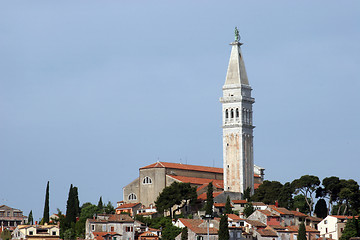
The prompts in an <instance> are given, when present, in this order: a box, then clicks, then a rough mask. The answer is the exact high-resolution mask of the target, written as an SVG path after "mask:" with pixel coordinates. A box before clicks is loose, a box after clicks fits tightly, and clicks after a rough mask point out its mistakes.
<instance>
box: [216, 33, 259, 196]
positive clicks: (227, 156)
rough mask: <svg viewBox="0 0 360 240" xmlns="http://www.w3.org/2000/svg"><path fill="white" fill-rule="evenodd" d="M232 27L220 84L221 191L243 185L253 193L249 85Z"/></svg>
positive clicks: (241, 190) (242, 191)
mask: <svg viewBox="0 0 360 240" xmlns="http://www.w3.org/2000/svg"><path fill="white" fill-rule="evenodd" d="M239 40H240V36H239V32H238V30H237V28H235V41H234V42H232V43H230V45H231V46H232V49H231V54H230V61H229V66H228V70H227V75H226V80H225V84H224V86H223V88H222V89H223V97H221V98H220V102H221V103H222V115H223V124H222V128H223V162H224V163H223V164H224V191H228V192H237V193H242V194H243V193H244V191H245V190H246V189H247V188H250V189H251V194H252V193H253V192H254V154H253V129H254V126H253V124H252V121H253V118H252V113H253V111H252V105H253V103H254V102H255V100H254V98H252V97H251V90H252V89H251V87H250V84H249V80H248V77H247V74H246V70H245V64H244V60H243V55H242V53H241V48H240V46H241V45H242V43H240V42H239Z"/></svg>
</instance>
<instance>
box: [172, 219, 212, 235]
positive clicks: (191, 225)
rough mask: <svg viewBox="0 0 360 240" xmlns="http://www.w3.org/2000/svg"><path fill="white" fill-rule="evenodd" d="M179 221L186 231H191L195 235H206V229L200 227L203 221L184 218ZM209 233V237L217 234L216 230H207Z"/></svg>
mask: <svg viewBox="0 0 360 240" xmlns="http://www.w3.org/2000/svg"><path fill="white" fill-rule="evenodd" d="M179 221H181V222H182V224H184V225H185V227H187V228H188V229H190V230H191V231H193V232H194V233H196V234H206V233H207V228H206V227H202V226H200V225H201V224H202V223H203V222H204V221H203V220H201V219H185V218H179ZM209 233H210V234H211V235H214V234H216V235H217V234H218V229H217V228H209Z"/></svg>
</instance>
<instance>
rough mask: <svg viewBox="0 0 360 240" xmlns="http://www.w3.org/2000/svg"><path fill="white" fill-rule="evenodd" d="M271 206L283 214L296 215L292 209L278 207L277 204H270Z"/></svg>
mask: <svg viewBox="0 0 360 240" xmlns="http://www.w3.org/2000/svg"><path fill="white" fill-rule="evenodd" d="M269 208H271V209H272V210H274V211H276V212H278V213H279V214H281V215H294V214H293V213H292V212H291V211H289V210H287V209H286V208H282V207H276V206H275V205H269Z"/></svg>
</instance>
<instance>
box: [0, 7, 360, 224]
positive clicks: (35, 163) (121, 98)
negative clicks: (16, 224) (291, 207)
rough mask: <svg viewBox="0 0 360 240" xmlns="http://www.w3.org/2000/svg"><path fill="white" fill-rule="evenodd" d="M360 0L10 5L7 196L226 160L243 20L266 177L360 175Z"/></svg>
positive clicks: (88, 192)
mask: <svg viewBox="0 0 360 240" xmlns="http://www.w3.org/2000/svg"><path fill="white" fill-rule="evenodd" d="M359 10H360V4H359V2H358V1H346V2H344V1H342V2H339V1H316V2H314V1H301V2H293V1H291V2H290V1H271V2H270V1H256V2H254V1H227V2H225V3H224V2H222V3H220V2H219V1H93V0H89V1H66V0H64V1H48V0H46V1H45V0H43V1H40V0H34V1H17V0H12V1H2V2H1V3H0V31H1V38H0V161H1V168H0V169H1V170H0V171H1V173H0V181H1V182H2V190H1V191H0V204H6V205H9V206H11V207H15V208H20V209H22V210H23V211H24V214H28V213H29V211H30V210H33V212H34V215H35V218H36V219H39V218H40V217H41V216H42V210H43V204H44V197H45V187H46V182H47V181H50V210H51V213H52V212H56V209H57V208H60V209H61V210H63V211H65V206H66V199H67V194H68V190H69V186H70V184H74V185H75V186H77V187H78V188H79V198H80V202H81V203H84V202H92V203H97V201H98V200H99V197H100V196H102V197H103V201H104V202H107V201H111V202H112V203H113V204H114V205H115V204H116V202H117V201H120V200H122V187H123V186H125V185H126V184H128V183H129V182H131V181H132V180H133V179H135V178H136V177H137V175H138V169H139V167H142V166H145V165H148V164H151V163H153V162H156V161H157V160H160V161H170V162H182V163H188V164H196V165H207V166H216V167H221V166H222V129H221V105H220V102H219V97H220V96H221V94H222V92H221V87H222V85H223V84H224V81H225V75H226V69H227V64H228V60H229V56H230V46H229V43H230V42H231V41H233V39H234V34H233V32H234V27H235V26H238V28H239V30H240V34H241V41H242V42H244V45H243V47H242V51H243V55H244V59H245V65H246V68H247V73H248V77H249V81H250V84H251V86H252V88H253V96H254V97H255V100H256V103H255V105H254V124H255V125H256V128H255V130H254V136H255V137H254V141H255V142H254V151H255V152H254V155H255V163H256V164H258V165H260V166H262V167H264V168H266V171H265V173H266V175H265V176H266V179H269V180H278V181H281V182H283V183H284V182H286V181H292V180H293V179H295V178H298V177H300V176H302V175H304V174H314V175H317V176H319V177H320V178H321V179H322V178H324V177H327V176H333V175H336V176H339V177H340V178H346V179H349V178H352V179H354V180H356V181H358V182H360V178H359V173H358V169H359V155H360V148H359V146H360V137H359V136H360V129H359V127H358V124H359V122H360V113H359V109H360V107H359V103H360V94H359V89H360V84H359V75H360V74H359V69H360V68H359V66H360V45H359V44H358V43H359V42H360V28H359V24H360V15H359Z"/></svg>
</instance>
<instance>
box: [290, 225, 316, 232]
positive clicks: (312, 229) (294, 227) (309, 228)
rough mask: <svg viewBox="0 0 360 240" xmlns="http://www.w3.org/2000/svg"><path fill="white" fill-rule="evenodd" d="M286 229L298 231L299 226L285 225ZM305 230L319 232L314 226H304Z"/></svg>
mask: <svg viewBox="0 0 360 240" xmlns="http://www.w3.org/2000/svg"><path fill="white" fill-rule="evenodd" d="M286 228H287V229H288V231H290V232H298V231H299V226H287V227H286ZM305 230H306V232H315V233H319V232H320V231H318V230H316V229H315V228H312V227H310V226H305Z"/></svg>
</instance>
